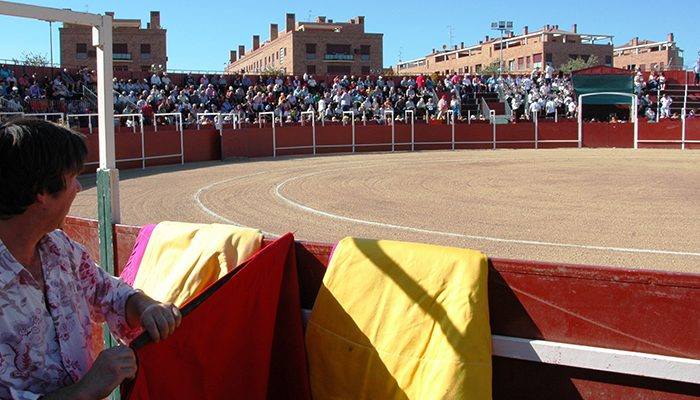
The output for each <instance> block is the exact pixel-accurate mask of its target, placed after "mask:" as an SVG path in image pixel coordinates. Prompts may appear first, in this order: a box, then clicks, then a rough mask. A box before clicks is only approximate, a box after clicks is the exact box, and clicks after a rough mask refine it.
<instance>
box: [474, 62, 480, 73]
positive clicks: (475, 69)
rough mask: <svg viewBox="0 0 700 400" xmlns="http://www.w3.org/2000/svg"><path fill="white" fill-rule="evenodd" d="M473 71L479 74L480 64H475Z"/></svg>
mask: <svg viewBox="0 0 700 400" xmlns="http://www.w3.org/2000/svg"><path fill="white" fill-rule="evenodd" d="M474 71H476V73H477V74H478V73H479V72H481V64H476V65H475V66H474Z"/></svg>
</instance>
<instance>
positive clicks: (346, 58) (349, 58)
mask: <svg viewBox="0 0 700 400" xmlns="http://www.w3.org/2000/svg"><path fill="white" fill-rule="evenodd" d="M323 61H324V62H354V61H355V56H353V55H352V54H335V53H333V54H326V55H325V56H323Z"/></svg>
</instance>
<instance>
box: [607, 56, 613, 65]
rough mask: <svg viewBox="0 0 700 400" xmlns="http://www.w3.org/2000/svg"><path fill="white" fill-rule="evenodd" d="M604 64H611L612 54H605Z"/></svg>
mask: <svg viewBox="0 0 700 400" xmlns="http://www.w3.org/2000/svg"><path fill="white" fill-rule="evenodd" d="M605 65H607V66H610V65H612V56H605Z"/></svg>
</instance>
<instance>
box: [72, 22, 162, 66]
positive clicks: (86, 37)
mask: <svg viewBox="0 0 700 400" xmlns="http://www.w3.org/2000/svg"><path fill="white" fill-rule="evenodd" d="M105 14H107V15H111V16H112V18H114V13H113V12H107V13H105ZM59 32H60V37H61V39H60V42H61V66H62V67H64V68H76V69H77V68H95V66H96V62H97V61H96V58H95V49H94V47H93V46H92V28H91V27H89V26H83V25H75V24H70V23H64V24H63V27H62V28H59ZM166 33H167V31H166V30H165V29H163V27H161V26H160V11H151V21H150V22H149V23H148V24H147V25H146V28H145V29H142V28H141V20H139V19H114V20H113V30H112V42H113V44H112V51H113V55H112V59H113V64H114V71H115V72H117V71H121V72H127V71H128V72H148V71H150V69H151V66H152V65H153V64H155V65H158V66H161V65H162V69H163V70H165V69H167V62H168V55H167V45H166Z"/></svg>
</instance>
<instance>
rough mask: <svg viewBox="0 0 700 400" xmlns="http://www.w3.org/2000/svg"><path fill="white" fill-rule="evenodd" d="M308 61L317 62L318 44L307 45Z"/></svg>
mask: <svg viewBox="0 0 700 400" xmlns="http://www.w3.org/2000/svg"><path fill="white" fill-rule="evenodd" d="M306 59H307V60H315V59H316V43H307V44H306Z"/></svg>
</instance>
